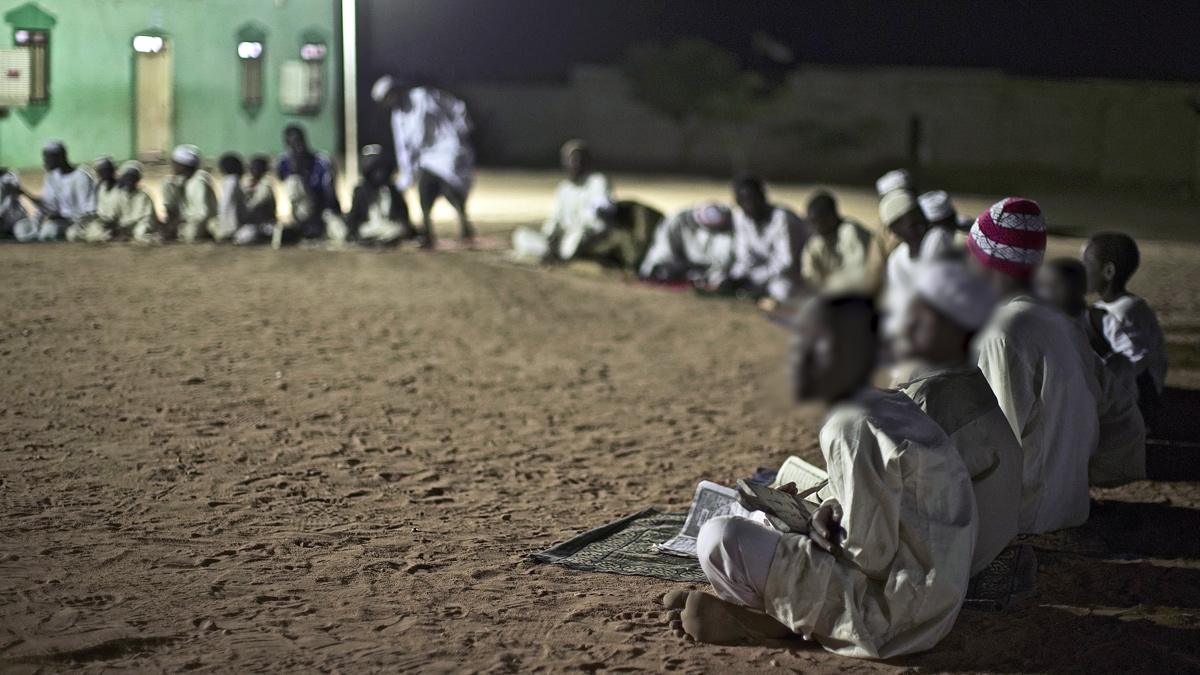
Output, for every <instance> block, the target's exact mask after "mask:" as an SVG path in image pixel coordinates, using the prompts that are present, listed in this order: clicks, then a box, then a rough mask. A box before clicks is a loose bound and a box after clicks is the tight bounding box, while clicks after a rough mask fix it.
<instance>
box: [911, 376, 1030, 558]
mask: <svg viewBox="0 0 1200 675" xmlns="http://www.w3.org/2000/svg"><path fill="white" fill-rule="evenodd" d="M901 388H902V389H903V391H904V393H905V394H907V395H908V396H909V398H911V399H912V400H913V401H914V402H916V404H917V405H919V406H921V409H922V410H924V411H925V414H927V415H929V416H930V417H931V418H932V419H933V421H934V422H937V423H938V426H940V427H941V428H942V431H945V432H946V434H947V435H949V436H950V442H951V443H953V444H954V447H955V449H957V450H958V454H959V456H961V457H962V459H963V463H964V464H965V465H966V467H967V472H968V473H969V474H970V476H971V488H972V489H973V490H974V492H975V507H976V509H977V510H978V511H979V537H978V539H976V540H975V555H974V557H973V560H972V563H971V575H972V576H974V575H976V574H979V573H980V572H981V571H983V569H984V568H985V567H987V566H988V565H989V564H991V562H992V561H993V560H995V559H996V556H998V555H999V554H1000V553H1001V551H1003V550H1004V549H1005V548H1006V547H1007V546H1008V545H1009V544H1011V543H1012V541H1013V540H1014V539H1016V537H1017V534H1018V533H1019V532H1018V530H1019V528H1018V524H1017V523H1018V516H1019V513H1018V512H1019V510H1020V504H1021V444H1020V443H1019V442H1018V441H1017V437H1016V436H1014V435H1013V432H1012V429H1011V428H1009V426H1008V420H1007V419H1005V417H1004V412H1003V411H1002V410H1000V405H999V404H998V403H996V396H995V394H993V393H992V390H991V387H989V386H988V382H987V379H986V378H984V376H983V373H982V372H980V370H979V368H977V367H975V366H974V365H969V366H962V367H957V368H944V369H923V370H922V372H920V373H919V374H918V375H916V376H915V377H914V378H913V379H912V380H910V381H909V382H907V383H906V384H904V385H902V387H901Z"/></svg>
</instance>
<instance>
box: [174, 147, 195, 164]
mask: <svg viewBox="0 0 1200 675" xmlns="http://www.w3.org/2000/svg"><path fill="white" fill-rule="evenodd" d="M171 161H173V162H178V163H179V164H182V165H184V166H193V167H194V166H200V148H197V147H196V146H194V145H188V144H186V143H185V144H184V145H177V146H175V150H174V151H172V152H171Z"/></svg>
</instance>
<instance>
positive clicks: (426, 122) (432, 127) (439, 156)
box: [392, 87, 475, 195]
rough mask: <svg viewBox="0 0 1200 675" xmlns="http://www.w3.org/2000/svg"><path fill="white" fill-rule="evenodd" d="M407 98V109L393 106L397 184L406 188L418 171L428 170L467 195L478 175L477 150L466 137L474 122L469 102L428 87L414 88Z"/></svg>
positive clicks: (401, 187)
mask: <svg viewBox="0 0 1200 675" xmlns="http://www.w3.org/2000/svg"><path fill="white" fill-rule="evenodd" d="M408 99H409V109H408V110H407V111H403V110H400V109H399V108H397V109H394V110H392V135H393V138H394V139H395V143H396V167H397V169H398V174H397V178H396V187H398V188H400V190H404V189H405V188H407V187H408V186H410V185H412V184H413V181H414V179H415V176H416V173H417V171H428V172H430V173H432V174H435V175H436V176H438V177H439V178H441V179H442V180H444V181H446V182H447V183H449V184H450V186H451V187H453V188H455V189H456V190H459V191H460V192H462V193H463V194H464V195H465V194H466V193H467V192H469V191H470V190H471V183H472V181H473V180H474V177H475V151H474V150H472V149H471V146H470V145H469V144H468V139H467V135H468V134H469V133H470V132H471V129H472V126H473V125H472V124H471V118H470V116H469V115H468V114H467V106H466V104H465V103H463V102H462V101H461V100H459V99H458V98H455V97H454V96H452V95H450V94H448V93H446V92H444V91H440V90H437V89H429V88H426V87H414V88H412V89H411V90H409V92H408Z"/></svg>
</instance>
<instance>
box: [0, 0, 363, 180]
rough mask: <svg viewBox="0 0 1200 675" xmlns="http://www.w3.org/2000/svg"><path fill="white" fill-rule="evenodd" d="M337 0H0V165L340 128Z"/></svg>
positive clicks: (146, 154)
mask: <svg viewBox="0 0 1200 675" xmlns="http://www.w3.org/2000/svg"><path fill="white" fill-rule="evenodd" d="M338 12H339V6H338V2H337V0H38V1H37V2H25V1H18V0H0V17H2V18H3V24H2V25H0V33H2V34H0V166H9V167H16V168H23V167H32V166H36V165H38V164H40V163H41V147H42V144H43V143H44V142H45V141H46V140H47V139H61V140H62V141H64V142H65V143H66V144H67V146H68V148H69V149H70V152H71V156H72V158H74V159H75V161H88V160H90V159H91V158H93V157H95V156H97V155H101V154H111V155H113V156H114V157H117V158H127V157H137V158H140V159H148V160H154V159H161V158H163V157H165V156H166V155H167V154H168V153H169V152H170V149H171V148H172V147H173V146H174V145H175V144H178V143H194V144H196V145H198V146H200V148H201V150H202V151H203V152H204V154H205V155H206V156H209V157H213V156H216V155H218V154H220V153H222V152H225V151H230V150H236V151H238V152H241V153H243V154H250V153H258V152H267V153H272V154H274V153H277V152H279V151H281V150H282V140H281V132H282V130H283V128H284V127H285V126H287V125H288V124H292V123H298V124H301V125H302V126H304V127H305V128H306V129H307V130H308V135H309V140H310V142H311V144H312V145H313V147H315V148H318V149H321V150H325V151H328V152H330V153H333V152H334V151H336V150H338V146H339V139H340V133H339V129H340V116H341V100H340V92H341V86H340V79H339V73H340V68H341V53H342V50H341V47H340V41H339V35H338V26H337V20H338Z"/></svg>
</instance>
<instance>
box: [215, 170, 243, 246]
mask: <svg viewBox="0 0 1200 675" xmlns="http://www.w3.org/2000/svg"><path fill="white" fill-rule="evenodd" d="M245 217H246V193H245V192H244V191H243V190H242V184H241V181H240V180H239V178H238V176H236V175H234V174H229V175H226V176H224V177H222V178H221V200H220V205H219V206H218V208H217V218H218V219H219V220H220V221H221V229H222V230H223V231H228V232H234V231H235V230H237V229H238V228H239V227H241V226H242V220H243V219H244V218H245Z"/></svg>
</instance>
